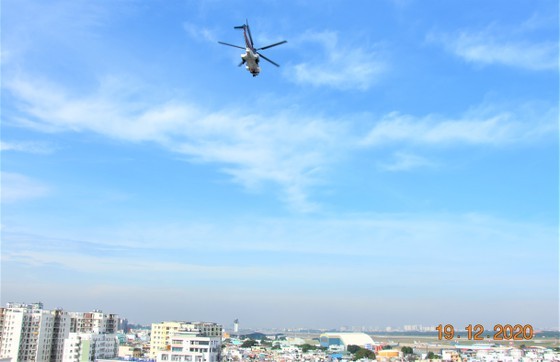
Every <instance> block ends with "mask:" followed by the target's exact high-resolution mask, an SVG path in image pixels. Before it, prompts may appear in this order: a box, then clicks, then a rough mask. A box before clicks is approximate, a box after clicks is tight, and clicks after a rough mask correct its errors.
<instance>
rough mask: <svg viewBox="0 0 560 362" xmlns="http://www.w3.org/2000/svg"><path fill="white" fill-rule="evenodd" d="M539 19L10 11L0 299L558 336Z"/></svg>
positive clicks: (531, 8)
mask: <svg viewBox="0 0 560 362" xmlns="http://www.w3.org/2000/svg"><path fill="white" fill-rule="evenodd" d="M559 6H560V5H559V4H558V2H557V1H554V0H538V1H526V2H524V1H518V2H511V1H506V0H497V1H492V2H488V1H484V0H474V1H472V0H470V1H454V2H441V1H436V0H428V1H415V0H378V1H367V2H366V1H364V2H357V3H352V6H348V3H347V2H345V1H340V0H329V1H326V2H320V3H315V2H305V1H288V2H278V1H264V2H259V3H258V6H255V3H254V2H244V1H241V0H234V1H232V2H222V1H214V0H209V1H200V2H199V1H190V0H189V1H155V2H150V3H146V2H144V1H136V0H130V1H129V0H127V1H116V2H111V1H105V2H103V1H101V2H90V1H85V0H78V1H74V0H55V1H52V2H49V3H48V4H46V3H44V2H41V1H39V0H6V1H4V2H3V3H2V13H1V15H0V16H1V20H2V21H1V23H2V25H1V26H2V52H1V73H2V78H1V87H2V92H1V95H0V97H1V109H2V112H1V117H2V120H1V121H2V122H1V124H0V127H1V161H2V162H1V197H2V198H1V229H0V233H1V239H2V243H1V290H0V291H1V295H0V302H1V303H2V304H5V303H6V302H9V301H28V302H33V301H36V300H41V301H43V302H44V303H45V305H48V306H49V307H51V308H54V307H56V306H58V305H61V306H64V307H65V309H66V308H68V309H70V310H90V309H93V308H98V309H101V310H114V311H116V313H119V314H120V313H122V312H121V311H126V316H127V318H129V320H131V321H136V322H137V323H147V322H149V321H165V320H171V319H184V320H190V319H192V318H193V317H194V316H196V317H197V319H200V320H213V321H217V322H227V321H231V320H233V319H235V318H239V320H240V321H241V326H243V325H245V326H255V327H260V326H263V327H264V326H279V327H283V326H286V327H295V326H298V325H301V326H310V327H312V326H316V327H320V326H324V327H325V328H330V327H331V326H332V327H334V326H342V325H372V326H376V325H380V326H390V325H395V326H398V325H406V324H423V325H439V324H453V325H456V326H460V327H461V328H462V327H463V326H466V325H469V324H473V325H474V324H482V325H484V326H486V327H487V328H489V327H491V326H493V325H494V324H512V325H515V324H522V325H525V324H531V325H534V326H540V327H542V328H556V329H558V328H559V324H560V322H559V319H560V315H559V282H560V281H559V245H558V240H559V212H558V200H559V187H558V186H559V180H558V178H559V158H558V157H559V152H558V151H559V147H558V145H559V143H558V136H559V134H558V119H559V117H558V116H559V112H558V99H559V91H558V84H559V73H558V59H559V56H558V40H559V39H558V33H559V10H560V9H559ZM246 21H248V23H249V24H250V25H251V31H252V36H253V38H254V40H255V44H256V45H257V47H258V46H262V45H264V44H272V43H275V42H277V41H280V40H284V39H285V40H287V43H286V44H283V45H282V46H279V47H274V48H271V49H267V50H266V54H265V55H266V56H267V57H270V58H271V59H272V60H274V61H275V62H277V63H278V64H280V67H279V68H277V67H275V66H273V65H272V64H269V63H266V62H263V64H261V67H262V71H261V74H260V75H259V76H258V77H252V76H251V74H249V73H248V72H247V71H246V70H245V69H243V68H239V67H237V65H238V64H239V62H240V60H241V59H240V57H239V55H240V53H241V50H237V49H234V48H231V47H224V46H222V45H220V44H218V41H223V42H228V43H232V44H242V43H243V39H242V32H241V31H239V30H236V29H234V28H233V27H234V26H238V25H241V24H243V23H245V22H246Z"/></svg>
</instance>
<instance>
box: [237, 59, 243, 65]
mask: <svg viewBox="0 0 560 362" xmlns="http://www.w3.org/2000/svg"><path fill="white" fill-rule="evenodd" d="M243 64H245V59H242V60H241V63H239V64H238V65H237V66H238V67H240V66H242V65H243Z"/></svg>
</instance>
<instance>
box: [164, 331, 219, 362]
mask: <svg viewBox="0 0 560 362" xmlns="http://www.w3.org/2000/svg"><path fill="white" fill-rule="evenodd" d="M221 345H222V337H221V336H207V335H204V334H202V333H200V332H198V331H196V330H190V331H187V330H181V331H176V332H174V333H173V335H172V336H171V344H170V346H169V349H167V350H163V351H158V352H157V357H156V358H157V362H160V361H188V362H219V361H220V352H221V350H222V348H221Z"/></svg>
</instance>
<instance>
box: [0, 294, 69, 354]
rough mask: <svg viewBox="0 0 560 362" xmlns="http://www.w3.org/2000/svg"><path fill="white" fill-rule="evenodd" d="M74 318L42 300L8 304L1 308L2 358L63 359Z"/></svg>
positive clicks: (0, 343)
mask: <svg viewBox="0 0 560 362" xmlns="http://www.w3.org/2000/svg"><path fill="white" fill-rule="evenodd" d="M69 332H70V318H69V316H68V314H67V313H66V312H64V311H62V310H54V311H49V310H44V309H43V304H42V303H34V304H23V303H8V304H7V306H6V308H0V358H8V359H11V360H12V361H18V362H20V361H21V362H25V361H37V362H48V361H60V360H61V358H62V348H63V343H64V338H66V337H67V336H68V334H69Z"/></svg>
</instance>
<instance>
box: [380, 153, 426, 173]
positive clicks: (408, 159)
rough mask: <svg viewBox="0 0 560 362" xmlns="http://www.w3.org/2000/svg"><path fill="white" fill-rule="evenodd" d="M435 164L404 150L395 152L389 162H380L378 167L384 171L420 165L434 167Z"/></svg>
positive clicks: (403, 169)
mask: <svg viewBox="0 0 560 362" xmlns="http://www.w3.org/2000/svg"><path fill="white" fill-rule="evenodd" d="M435 166H436V164H435V163H434V162H432V161H430V160H428V159H427V158H424V157H421V156H418V155H414V154H411V153H406V152H396V153H395V155H394V160H393V162H391V163H382V164H380V168H381V169H382V170H385V171H409V170H412V169H416V168H420V167H435Z"/></svg>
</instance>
